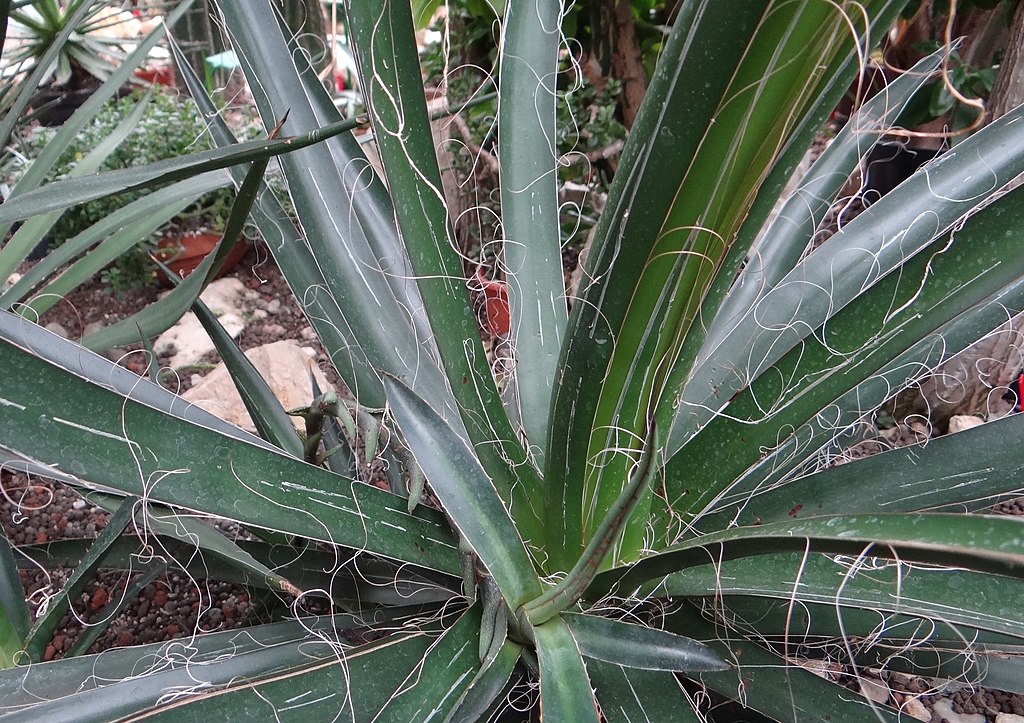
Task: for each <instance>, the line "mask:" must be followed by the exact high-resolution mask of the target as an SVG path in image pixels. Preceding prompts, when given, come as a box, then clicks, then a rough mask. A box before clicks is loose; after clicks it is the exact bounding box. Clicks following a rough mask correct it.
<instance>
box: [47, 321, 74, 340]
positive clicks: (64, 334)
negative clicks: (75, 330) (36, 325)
mask: <svg viewBox="0 0 1024 723" xmlns="http://www.w3.org/2000/svg"><path fill="white" fill-rule="evenodd" d="M45 328H46V330H47V331H50V332H53V333H54V334H56V335H57V336H59V337H61V338H64V339H67V338H68V330H67V329H65V328H64V327H63V326H61V325H60V324H58V323H57V322H56V321H51V322H50V323H49V324H47V325H46V327H45Z"/></svg>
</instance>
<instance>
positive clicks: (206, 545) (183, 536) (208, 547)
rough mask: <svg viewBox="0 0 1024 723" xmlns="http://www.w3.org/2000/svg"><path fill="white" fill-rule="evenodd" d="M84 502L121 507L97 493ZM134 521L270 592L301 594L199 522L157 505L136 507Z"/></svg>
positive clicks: (111, 509) (221, 535) (115, 499)
mask: <svg viewBox="0 0 1024 723" xmlns="http://www.w3.org/2000/svg"><path fill="white" fill-rule="evenodd" d="M86 498H87V499H88V500H90V501H91V502H93V503H95V504H96V505H99V506H100V507H102V508H104V509H105V510H107V511H108V512H113V511H114V510H116V509H118V508H119V507H120V506H121V504H122V501H121V500H120V499H119V498H117V497H114V496H113V495H105V494H102V493H99V492H93V493H89V494H87V495H86ZM135 520H136V524H137V525H138V527H139V529H140V530H142V531H147V532H148V531H150V530H152V531H153V532H156V533H158V534H161V535H166V536H168V537H173V538H175V539H177V540H180V541H181V542H184V543H186V544H187V545H190V546H193V547H195V549H196V551H197V552H198V553H199V554H210V555H213V556H215V557H219V558H220V559H222V560H225V561H226V562H227V563H228V564H229V565H230V566H231V567H234V568H236V569H238V570H240V571H242V572H243V573H248V574H249V575H251V576H252V577H253V578H255V579H257V580H261V581H262V582H263V583H265V584H266V585H268V586H269V587H271V589H274V590H281V591H284V592H286V593H290V594H292V595H299V594H301V590H299V589H298V588H296V587H295V585H293V584H292V583H290V582H289V581H288V580H287V579H285V578H284V577H282V576H281V575H279V574H277V573H275V572H273V571H271V570H270V569H269V568H268V567H267V566H266V565H264V564H263V563H261V562H259V561H258V560H256V559H255V558H254V557H253V556H252V555H250V554H249V553H248V552H246V551H245V550H243V549H242V548H241V547H239V546H238V545H237V544H236V543H235V542H234V541H232V540H229V539H228V538H227V537H225V536H224V535H223V534H222V533H221V532H219V531H218V530H215V529H214V528H212V527H211V526H209V525H207V524H206V523H204V522H202V521H201V520H199V519H196V518H194V517H190V516H187V515H182V514H179V513H177V512H175V511H174V510H171V509H168V508H166V507H163V506H161V505H153V504H149V503H146V504H144V505H140V509H139V510H138V511H137V513H136V515H135Z"/></svg>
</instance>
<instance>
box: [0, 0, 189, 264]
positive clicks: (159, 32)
mask: <svg viewBox="0 0 1024 723" xmlns="http://www.w3.org/2000/svg"><path fill="white" fill-rule="evenodd" d="M193 1H194V0H182V2H180V3H178V4H177V6H176V7H175V8H174V10H173V11H171V12H170V13H168V14H167V16H166V17H165V19H164V22H163V23H162V24H161V26H160V27H157V28H156V29H154V30H153V32H151V33H149V35H147V36H146V37H145V38H144V39H143V40H142V41H141V42H140V43H139V44H138V46H136V48H135V50H134V51H132V53H131V54H130V55H129V56H128V57H127V58H125V60H124V62H123V63H121V64H120V65H119V66H117V68H115V69H114V71H113V72H111V74H110V77H109V78H107V80H105V81H104V82H103V85H101V86H100V87H99V88H97V89H96V90H95V91H94V92H93V93H91V94H90V95H89V98H88V99H87V100H86V101H85V103H83V104H82V105H81V106H80V107H79V108H78V110H76V111H75V112H74V114H73V115H72V116H71V118H69V119H68V120H67V121H66V122H65V123H64V125H63V126H61V129H60V131H59V132H58V133H57V135H56V136H54V137H53V138H52V139H51V140H50V142H49V143H47V144H46V146H45V147H44V148H43V149H42V151H41V152H40V153H39V156H38V157H37V158H36V159H35V160H34V161H33V163H32V165H31V166H29V168H28V169H27V170H26V171H25V174H24V175H23V176H22V177H21V179H20V180H19V181H18V183H17V184H16V185H15V187H14V189H12V191H11V197H10V198H9V199H8V201H10V200H12V199H13V198H16V197H17V196H19V195H21V194H23V193H26V192H28V191H31V190H33V189H35V188H37V187H38V186H39V184H40V183H42V182H43V179H44V178H45V177H46V174H47V173H49V171H50V169H51V168H53V165H54V164H55V163H56V162H57V161H58V160H60V157H61V155H62V154H63V153H64V151H65V150H66V149H67V147H68V145H69V144H70V143H71V142H72V141H73V140H74V138H75V136H76V135H77V134H78V131H80V130H81V129H82V128H84V127H85V125H86V124H87V123H89V122H90V121H91V120H92V119H93V118H94V117H95V116H96V114H97V113H98V112H99V110H100V109H101V108H102V107H103V105H104V104H105V103H106V102H107V100H109V99H110V98H111V97H112V96H113V95H114V93H116V92H117V91H118V90H119V89H120V88H121V87H122V86H123V85H124V84H125V82H126V81H127V80H128V79H129V78H130V77H131V75H132V73H133V72H134V71H135V68H136V67H138V66H139V64H140V63H142V61H143V60H144V59H145V58H146V57H147V56H148V55H149V53H150V51H151V50H152V49H153V47H154V46H155V45H156V44H157V42H158V41H159V40H160V39H161V38H163V37H164V34H165V28H167V27H173V26H174V24H175V23H176V22H177V21H178V20H179V19H180V18H181V16H182V15H184V14H185V13H186V12H188V9H189V8H190V7H191V5H192V3H193ZM12 115H14V114H12ZM9 230H10V224H9V223H0V236H6V235H7V232H8V231H9ZM15 265H17V264H15ZM8 275H9V272H8V273H7V274H4V275H3V278H6V277H7V276H8Z"/></svg>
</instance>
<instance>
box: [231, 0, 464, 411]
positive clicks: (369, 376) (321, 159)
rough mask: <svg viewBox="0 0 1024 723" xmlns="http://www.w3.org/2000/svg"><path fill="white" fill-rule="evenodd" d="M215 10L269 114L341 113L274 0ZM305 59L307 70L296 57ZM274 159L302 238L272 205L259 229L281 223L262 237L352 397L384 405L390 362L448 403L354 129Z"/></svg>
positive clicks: (387, 211) (382, 194)
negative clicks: (284, 27)
mask: <svg viewBox="0 0 1024 723" xmlns="http://www.w3.org/2000/svg"><path fill="white" fill-rule="evenodd" d="M221 12H222V13H223V14H224V17H225V20H226V21H227V23H228V26H229V27H230V28H231V33H232V40H233V44H234V47H235V51H236V53H237V54H238V58H239V62H240V63H241V66H242V69H243V70H244V71H245V72H246V74H247V77H249V78H251V79H252V82H251V83H250V88H252V90H253V93H254V100H255V101H256V105H257V108H258V109H259V111H260V114H261V116H262V117H263V119H264V123H265V124H266V125H268V126H271V125H273V124H276V123H277V122H278V120H279V119H280V118H282V117H283V116H284V114H285V113H286V112H287V114H288V118H287V121H286V123H285V125H284V128H285V130H286V132H288V129H292V128H295V129H299V130H300V131H307V130H310V129H316V128H319V127H321V126H323V125H324V124H328V123H331V122H332V120H333V119H335V118H337V117H338V112H337V109H336V108H335V107H334V106H333V104H332V103H331V101H330V98H329V97H327V95H326V92H325V91H324V89H323V86H322V85H321V83H320V81H319V80H318V79H316V77H315V75H311V74H310V73H309V72H300V71H299V70H298V69H296V67H295V60H294V58H295V57H296V55H295V54H294V53H293V49H292V48H290V47H289V45H288V42H287V41H286V39H285V36H284V34H283V33H282V32H281V28H280V27H279V25H278V24H276V23H268V22H267V20H268V19H270V18H273V17H275V15H274V13H275V12H276V11H275V9H274V6H273V4H272V3H270V2H268V1H267V0H257V1H255V2H250V3H246V4H244V5H240V4H238V3H224V4H223V7H222V8H221ZM300 57H301V56H300ZM302 68H303V71H308V65H306V64H305V63H303V64H302ZM214 127H215V128H216V126H214ZM216 135H217V136H218V137H217V142H218V143H221V144H223V143H225V142H228V141H226V140H222V139H223V138H224V136H223V134H222V133H218V134H216ZM281 165H282V168H283V169H284V173H285V177H286V178H287V180H288V188H289V192H290V195H291V198H292V202H293V204H294V207H295V210H296V213H297V215H298V218H299V219H301V224H302V231H303V236H304V237H305V240H302V236H300V238H299V241H298V243H290V242H289V241H288V240H287V239H288V237H289V235H290V226H291V222H290V221H288V220H286V219H284V218H281V217H280V216H278V215H277V214H276V209H274V208H270V209H269V214H270V216H269V218H267V219H264V220H263V221H262V222H260V228H261V232H263V233H264V234H266V233H268V232H269V233H271V234H272V235H271V236H267V238H268V239H275V240H276V239H278V238H281V236H282V231H279V230H275V229H272V228H270V229H268V228H267V226H268V225H272V224H275V223H282V224H283V234H284V239H283V243H282V242H277V243H275V242H273V241H272V242H271V249H272V251H273V253H274V257H275V260H276V261H277V262H278V265H279V267H280V268H281V270H282V272H283V273H284V274H285V276H286V278H288V279H289V284H290V285H291V286H292V289H293V290H295V292H296V296H297V297H298V298H299V299H300V301H302V303H303V304H304V306H309V307H311V308H309V309H308V311H307V314H308V315H309V316H310V317H311V318H313V319H316V317H317V316H320V317H321V318H322V319H323V320H322V321H321V322H320V323H319V324H318V325H317V327H316V328H317V331H318V332H319V333H320V334H321V338H322V339H323V341H324V344H325V346H326V348H327V351H328V353H329V354H330V356H331V358H332V359H333V360H334V363H335V364H336V365H337V367H338V369H339V373H340V374H341V376H342V378H343V379H344V380H345V382H346V383H347V384H348V386H349V388H350V389H351V390H352V392H353V394H355V396H356V398H357V399H358V400H359V403H360V404H362V405H363V406H366V407H372V408H378V409H379V408H382V407H383V406H384V389H383V386H382V383H381V378H380V374H381V373H382V372H387V373H390V374H394V375H396V376H400V377H402V378H404V379H405V380H406V382H407V383H410V384H412V385H413V387H414V388H415V389H416V390H417V392H418V393H419V394H420V395H421V396H423V397H424V398H425V399H430V400H432V402H433V403H436V404H438V405H441V406H447V407H449V408H451V410H452V412H453V415H454V413H455V407H454V403H453V402H452V401H451V394H450V392H449V391H447V389H446V385H445V382H444V376H443V375H442V373H441V371H440V367H439V366H438V362H437V358H436V357H437V355H436V345H435V343H434V341H433V339H432V335H431V334H430V332H429V327H427V326H426V325H425V320H423V319H419V318H418V317H420V316H421V314H420V313H419V312H417V311H416V310H419V309H422V307H423V304H422V302H421V301H420V299H419V293H418V291H417V289H416V284H415V282H414V279H413V274H412V272H411V267H410V266H409V262H408V258H407V257H406V255H405V253H404V251H403V250H402V247H401V243H400V241H399V237H398V232H397V229H396V228H395V222H394V209H393V207H392V205H391V202H390V199H389V197H388V194H387V190H386V188H385V187H384V185H383V183H382V182H381V180H380V179H379V178H378V177H377V175H376V173H375V172H374V171H373V169H372V167H371V166H370V164H369V162H368V161H367V160H366V156H365V155H364V153H363V151H362V149H361V148H360V146H359V143H358V141H356V140H355V138H353V137H352V136H351V135H350V134H342V135H339V136H337V137H336V138H334V139H331V140H330V141H329V142H327V143H326V144H325V145H324V147H323V149H309V150H306V151H301V152H299V153H292V154H288V155H287V156H285V157H283V158H282V161H281ZM271 203H272V202H271ZM257 219H259V217H258V216H257ZM303 247H305V248H303ZM318 307H321V308H318ZM328 322H334V323H335V324H336V325H335V327H334V328H333V329H332V328H330V325H329V323H328ZM339 322H340V323H339ZM456 416H457V415H456Z"/></svg>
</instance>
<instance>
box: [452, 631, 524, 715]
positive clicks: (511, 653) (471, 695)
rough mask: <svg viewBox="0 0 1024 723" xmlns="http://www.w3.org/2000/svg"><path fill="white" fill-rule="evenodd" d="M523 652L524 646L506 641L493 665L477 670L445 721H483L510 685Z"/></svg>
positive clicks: (491, 662) (491, 663) (492, 662)
mask: <svg viewBox="0 0 1024 723" xmlns="http://www.w3.org/2000/svg"><path fill="white" fill-rule="evenodd" d="M521 652H522V647H521V646H519V645H516V644H515V643H513V642H511V641H508V640H506V641H505V643H504V644H503V645H502V646H501V650H499V651H498V654H497V655H496V656H495V657H494V659H493V660H492V661H490V665H487V666H485V667H481V669H480V671H479V672H477V674H476V676H475V677H474V678H473V680H472V682H471V683H470V684H469V687H468V688H466V690H465V692H463V694H462V697H461V698H459V701H458V703H457V704H456V706H455V708H454V709H453V710H452V711H451V713H450V714H449V715H448V718H447V721H446V723H476V722H477V721H480V720H483V719H484V718H485V716H486V713H487V711H488V709H489V708H490V707H491V706H492V705H493V704H494V701H495V700H497V699H499V698H500V696H501V693H502V691H503V690H505V689H506V688H507V687H508V684H509V679H510V678H511V677H512V675H513V671H514V669H515V666H516V663H517V662H519V655H520V653H521Z"/></svg>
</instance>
